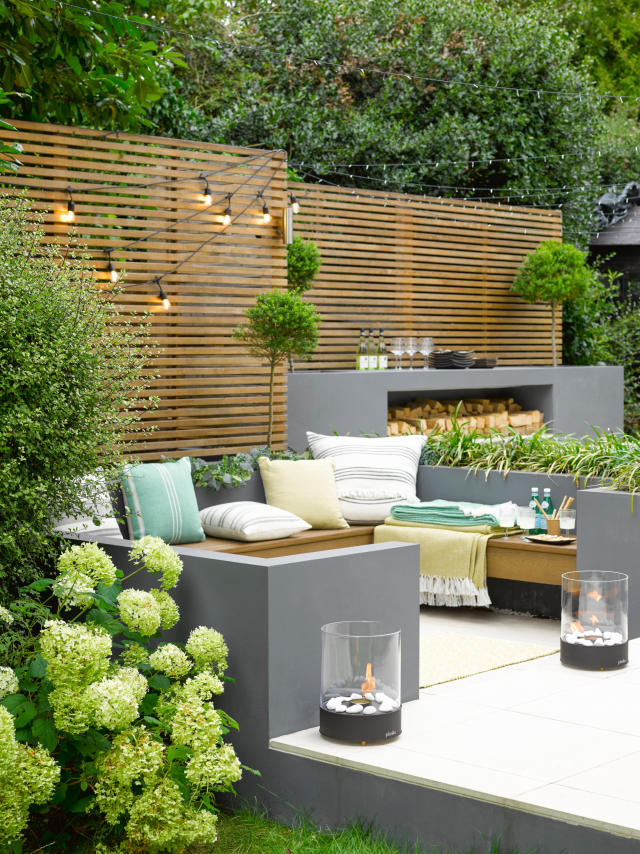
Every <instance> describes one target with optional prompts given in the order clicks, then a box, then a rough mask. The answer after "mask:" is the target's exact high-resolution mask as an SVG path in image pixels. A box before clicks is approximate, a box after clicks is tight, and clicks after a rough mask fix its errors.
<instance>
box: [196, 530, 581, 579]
mask: <svg viewBox="0 0 640 854" xmlns="http://www.w3.org/2000/svg"><path fill="white" fill-rule="evenodd" d="M373 528H374V526H373V525H353V526H351V527H350V528H339V529H337V530H328V531H316V530H311V531H303V532H302V533H300V534H294V535H293V536H291V537H285V538H283V539H278V540H259V541H257V542H253V543H245V542H239V541H238V540H224V539H216V538H214V537H207V539H206V540H205V541H204V542H201V543H193V544H189V545H188V546H186V547H187V548H191V549H202V550H203V551H214V552H225V553H227V554H238V555H250V556H251V557H262V558H272V557H285V556H287V555H296V554H305V553H308V552H319V551H326V550H328V549H345V548H349V547H350V546H366V545H371V544H372V543H373ZM575 568H576V545H575V543H574V544H572V545H567V546H552V545H546V544H543V543H530V542H527V541H525V540H523V539H522V538H521V536H520V535H519V534H516V535H514V536H511V537H509V538H508V539H507V540H504V539H501V538H493V539H490V540H489V542H488V544H487V576H488V577H489V578H506V579H509V580H511V581H528V582H533V583H536V584H553V585H558V586H559V585H560V583H561V576H562V573H563V572H570V571H571V570H574V569H575Z"/></svg>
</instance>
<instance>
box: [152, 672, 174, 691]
mask: <svg viewBox="0 0 640 854" xmlns="http://www.w3.org/2000/svg"><path fill="white" fill-rule="evenodd" d="M149 686H150V687H151V688H153V689H154V690H156V691H160V692H161V693H162V692H164V691H168V690H169V688H171V682H170V681H169V679H168V678H167V677H166V676H163V675H162V674H160V673H154V674H153V676H151V677H150V679H149Z"/></svg>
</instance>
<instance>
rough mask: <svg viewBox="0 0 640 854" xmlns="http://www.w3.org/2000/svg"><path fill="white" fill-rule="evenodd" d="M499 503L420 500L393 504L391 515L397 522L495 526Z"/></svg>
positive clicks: (445, 525)
mask: <svg viewBox="0 0 640 854" xmlns="http://www.w3.org/2000/svg"><path fill="white" fill-rule="evenodd" d="M502 506H503V505H501V504H473V503H472V502H471V501H444V500H442V499H438V500H437V501H422V502H421V503H420V504H394V505H393V507H392V508H391V516H392V517H393V518H394V519H397V520H398V521H399V522H422V523H423V524H427V525H438V526H440V527H448V526H449V525H454V526H455V527H456V528H476V527H477V526H478V525H488V526H489V527H497V526H498V525H499V524H500V522H499V514H500V507H502Z"/></svg>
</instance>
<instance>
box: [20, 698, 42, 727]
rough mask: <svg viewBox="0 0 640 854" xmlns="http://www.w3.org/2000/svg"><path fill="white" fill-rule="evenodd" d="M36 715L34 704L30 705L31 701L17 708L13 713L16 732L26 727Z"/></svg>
mask: <svg viewBox="0 0 640 854" xmlns="http://www.w3.org/2000/svg"><path fill="white" fill-rule="evenodd" d="M37 714H38V710H37V709H36V706H35V703H32V702H31V700H27V701H26V702H25V703H22V705H20V706H18V708H17V710H16V711H15V713H14V717H15V727H16V730H18V729H20V728H22V727H26V725H27V724H28V723H30V722H31V721H32V720H33V719H34V718H35V716H36V715H37Z"/></svg>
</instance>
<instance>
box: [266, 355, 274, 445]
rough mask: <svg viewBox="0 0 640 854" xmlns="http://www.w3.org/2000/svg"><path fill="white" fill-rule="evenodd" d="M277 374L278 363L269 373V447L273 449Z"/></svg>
mask: <svg viewBox="0 0 640 854" xmlns="http://www.w3.org/2000/svg"><path fill="white" fill-rule="evenodd" d="M275 372H276V363H275V362H271V372H270V373H269V426H268V427H267V447H268V448H270V447H271V434H272V433H273V377H274V374H275Z"/></svg>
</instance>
